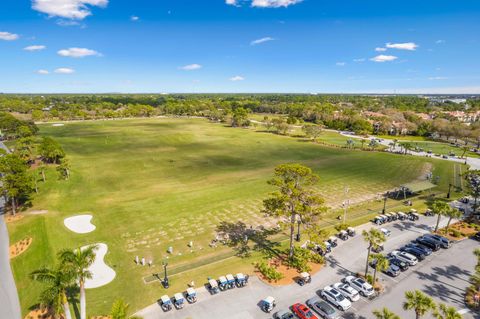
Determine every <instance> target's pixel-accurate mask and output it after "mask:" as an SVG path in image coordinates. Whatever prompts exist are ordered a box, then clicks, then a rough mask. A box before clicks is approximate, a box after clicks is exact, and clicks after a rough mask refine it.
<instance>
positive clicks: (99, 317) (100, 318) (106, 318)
mask: <svg viewBox="0 0 480 319" xmlns="http://www.w3.org/2000/svg"><path fill="white" fill-rule="evenodd" d="M111 318H112V317H110V316H93V317H90V319H111Z"/></svg>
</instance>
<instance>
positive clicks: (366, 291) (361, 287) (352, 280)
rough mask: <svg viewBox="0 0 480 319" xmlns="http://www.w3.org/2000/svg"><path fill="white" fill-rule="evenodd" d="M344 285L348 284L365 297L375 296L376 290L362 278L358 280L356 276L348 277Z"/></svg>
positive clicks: (344, 280)
mask: <svg viewBox="0 0 480 319" xmlns="http://www.w3.org/2000/svg"><path fill="white" fill-rule="evenodd" d="M342 282H343V283H347V284H348V285H349V286H350V287H352V288H353V289H355V290H357V291H358V292H359V293H360V295H362V296H364V297H370V296H372V295H373V294H374V292H375V291H374V290H373V287H372V285H370V284H369V283H368V282H366V281H365V280H363V279H362V278H358V277H355V276H347V277H345V278H344V279H343V280H342Z"/></svg>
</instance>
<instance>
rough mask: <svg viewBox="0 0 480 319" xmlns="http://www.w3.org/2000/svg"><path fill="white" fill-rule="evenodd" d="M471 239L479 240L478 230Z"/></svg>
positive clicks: (479, 233)
mask: <svg viewBox="0 0 480 319" xmlns="http://www.w3.org/2000/svg"><path fill="white" fill-rule="evenodd" d="M472 239H474V240H477V241H480V231H479V232H478V233H476V234H475V235H473V236H472Z"/></svg>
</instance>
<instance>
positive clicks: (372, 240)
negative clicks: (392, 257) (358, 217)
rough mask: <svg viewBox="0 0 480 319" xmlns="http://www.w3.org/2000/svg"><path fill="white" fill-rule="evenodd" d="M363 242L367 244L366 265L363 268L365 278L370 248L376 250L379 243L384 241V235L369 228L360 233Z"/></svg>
mask: <svg viewBox="0 0 480 319" xmlns="http://www.w3.org/2000/svg"><path fill="white" fill-rule="evenodd" d="M362 236H363V240H365V241H366V242H367V243H368V249H367V264H366V266H365V277H367V274H368V260H369V259H370V252H371V251H372V248H378V247H379V246H380V244H381V243H384V242H385V241H386V239H385V235H384V234H383V233H382V232H381V231H379V230H378V229H376V228H370V230H369V231H366V230H364V231H363V232H362Z"/></svg>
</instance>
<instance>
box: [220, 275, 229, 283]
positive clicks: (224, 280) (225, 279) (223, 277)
mask: <svg viewBox="0 0 480 319" xmlns="http://www.w3.org/2000/svg"><path fill="white" fill-rule="evenodd" d="M218 280H219V281H220V282H226V281H227V278H225V276H220V277H219V278H218Z"/></svg>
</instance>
